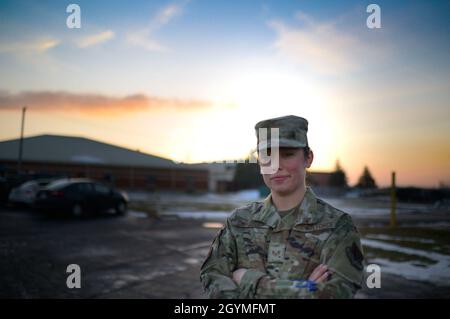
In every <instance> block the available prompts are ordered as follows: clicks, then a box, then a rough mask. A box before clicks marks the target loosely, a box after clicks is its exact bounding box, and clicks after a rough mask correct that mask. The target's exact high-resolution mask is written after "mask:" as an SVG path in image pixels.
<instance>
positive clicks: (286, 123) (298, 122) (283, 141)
mask: <svg viewBox="0 0 450 319" xmlns="http://www.w3.org/2000/svg"><path fill="white" fill-rule="evenodd" d="M260 128H267V134H265V135H266V136H264V134H261V136H259V129H260ZM271 128H278V129H279V144H278V146H279V147H295V148H301V147H306V146H308V138H307V136H306V133H307V132H308V121H307V120H306V119H304V118H303V117H299V116H295V115H287V116H282V117H276V118H272V119H268V120H263V121H260V122H258V123H256V125H255V130H256V137H257V139H258V151H259V150H263V149H267V148H270V147H271V138H270V137H271V135H270V131H271Z"/></svg>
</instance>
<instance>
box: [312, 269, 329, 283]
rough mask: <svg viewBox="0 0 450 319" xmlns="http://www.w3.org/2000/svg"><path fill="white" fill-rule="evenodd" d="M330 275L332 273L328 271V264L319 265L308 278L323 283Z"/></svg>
mask: <svg viewBox="0 0 450 319" xmlns="http://www.w3.org/2000/svg"><path fill="white" fill-rule="evenodd" d="M329 275H330V273H329V272H328V267H327V265H324V264H322V265H319V266H317V267H316V268H315V269H314V270H313V272H312V274H311V275H310V276H309V278H308V280H311V281H314V282H315V283H318V284H320V283H322V282H324V281H326V280H327V279H328V276H329Z"/></svg>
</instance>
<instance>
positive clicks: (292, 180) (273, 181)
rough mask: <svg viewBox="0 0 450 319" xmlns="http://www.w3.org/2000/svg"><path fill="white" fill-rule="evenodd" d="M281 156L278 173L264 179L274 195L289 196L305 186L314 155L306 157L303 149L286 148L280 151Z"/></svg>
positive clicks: (268, 175)
mask: <svg viewBox="0 0 450 319" xmlns="http://www.w3.org/2000/svg"><path fill="white" fill-rule="evenodd" d="M268 155H270V150H268ZM279 155H280V157H279V167H278V171H277V172H276V173H274V174H263V179H264V183H265V184H266V185H267V187H269V188H270V190H271V191H272V192H273V193H278V194H280V195H289V194H291V193H294V192H295V191H296V190H298V189H299V188H302V187H304V186H305V176H306V169H307V168H309V167H310V166H311V163H312V161H313V157H314V155H313V153H312V151H310V153H309V156H308V157H305V155H304V151H303V149H302V148H285V147H281V148H280V149H279ZM267 165H270V163H268V164H267Z"/></svg>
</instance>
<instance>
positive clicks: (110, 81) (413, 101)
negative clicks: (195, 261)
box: [0, 0, 450, 187]
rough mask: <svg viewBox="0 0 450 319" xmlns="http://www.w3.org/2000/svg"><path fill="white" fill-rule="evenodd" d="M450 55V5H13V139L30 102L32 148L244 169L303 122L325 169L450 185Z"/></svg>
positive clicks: (3, 92) (7, 39)
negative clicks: (45, 145)
mask: <svg viewBox="0 0 450 319" xmlns="http://www.w3.org/2000/svg"><path fill="white" fill-rule="evenodd" d="M70 3H76V4H78V5H79V6H80V8H81V28H80V29H69V28H68V27H67V26H66V19H67V17H68V16H69V13H66V7H67V6H68V5H69V4H70ZM370 3H377V4H378V5H379V6H380V8H381V29H369V28H368V27H367V26H366V19H367V17H368V16H369V15H370V13H367V12H366V7H367V5H369V4H370ZM449 57H450V1H440V0H439V1H425V0H424V1H317V0H310V1H307V0H297V1H278V0H277V1H250V0H246V1H214V0H211V1H207V0H190V1H189V0H186V1H93V0H89V1H78V0H74V1H21V0H13V1H5V0H0V70H1V72H0V140H6V139H12V138H18V137H19V133H20V118H21V107H22V106H23V105H26V106H27V107H28V111H27V117H26V125H25V135H26V136H32V135H38V134H61V135H75V136H83V137H87V138H92V139H96V140H100V141H104V142H107V143H112V144H116V145H120V146H124V147H127V148H130V149H134V150H136V149H139V150H140V151H142V152H148V153H151V154H155V155H159V156H163V157H167V158H170V159H173V160H176V161H184V162H192V163H193V162H201V161H214V160H224V159H227V160H231V159H237V158H243V157H245V156H246V155H247V154H248V153H249V152H250V150H251V149H252V148H254V147H255V146H256V145H255V144H256V136H255V132H254V125H255V123H256V122H258V121H259V120H263V119H266V118H269V117H275V116H282V115H288V114H293V115H298V116H303V117H305V118H306V119H308V121H309V132H308V135H309V142H310V145H311V147H312V149H313V151H314V153H315V160H314V163H313V166H312V169H313V170H319V171H329V170H332V169H333V168H334V166H335V163H336V160H337V159H339V161H340V163H341V166H342V167H343V169H344V170H345V171H346V173H347V176H348V179H349V182H350V184H354V183H356V181H357V178H358V176H359V175H360V174H361V173H362V171H363V168H364V166H365V165H368V167H369V169H370V170H371V172H372V173H373V175H374V177H375V180H376V181H377V183H378V184H379V185H382V186H383V185H387V184H389V179H390V172H391V171H392V170H395V171H396V172H397V180H398V183H399V184H400V185H418V186H427V187H436V186H438V185H439V182H443V183H446V184H448V185H450V105H449V101H450V59H449Z"/></svg>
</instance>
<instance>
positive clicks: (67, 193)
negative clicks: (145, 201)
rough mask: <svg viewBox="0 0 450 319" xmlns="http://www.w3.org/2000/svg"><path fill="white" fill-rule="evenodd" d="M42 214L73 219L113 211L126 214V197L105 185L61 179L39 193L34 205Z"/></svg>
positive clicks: (90, 181) (85, 180) (84, 180)
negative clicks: (73, 217)
mask: <svg viewBox="0 0 450 319" xmlns="http://www.w3.org/2000/svg"><path fill="white" fill-rule="evenodd" d="M34 205H35V207H36V208H37V209H38V210H40V211H44V212H49V213H57V214H70V215H72V216H75V217H79V216H83V215H93V214H98V213H101V212H106V211H113V212H114V213H115V214H117V215H122V214H125V213H126V212H127V205H128V197H127V195H126V194H125V193H122V192H119V191H117V190H115V189H113V188H111V187H109V186H107V185H104V184H102V183H98V182H95V181H92V180H89V179H64V180H58V181H55V182H53V183H51V184H49V185H48V186H47V187H45V188H44V189H42V190H40V191H39V192H38V193H37V195H36V199H35V202H34Z"/></svg>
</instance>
